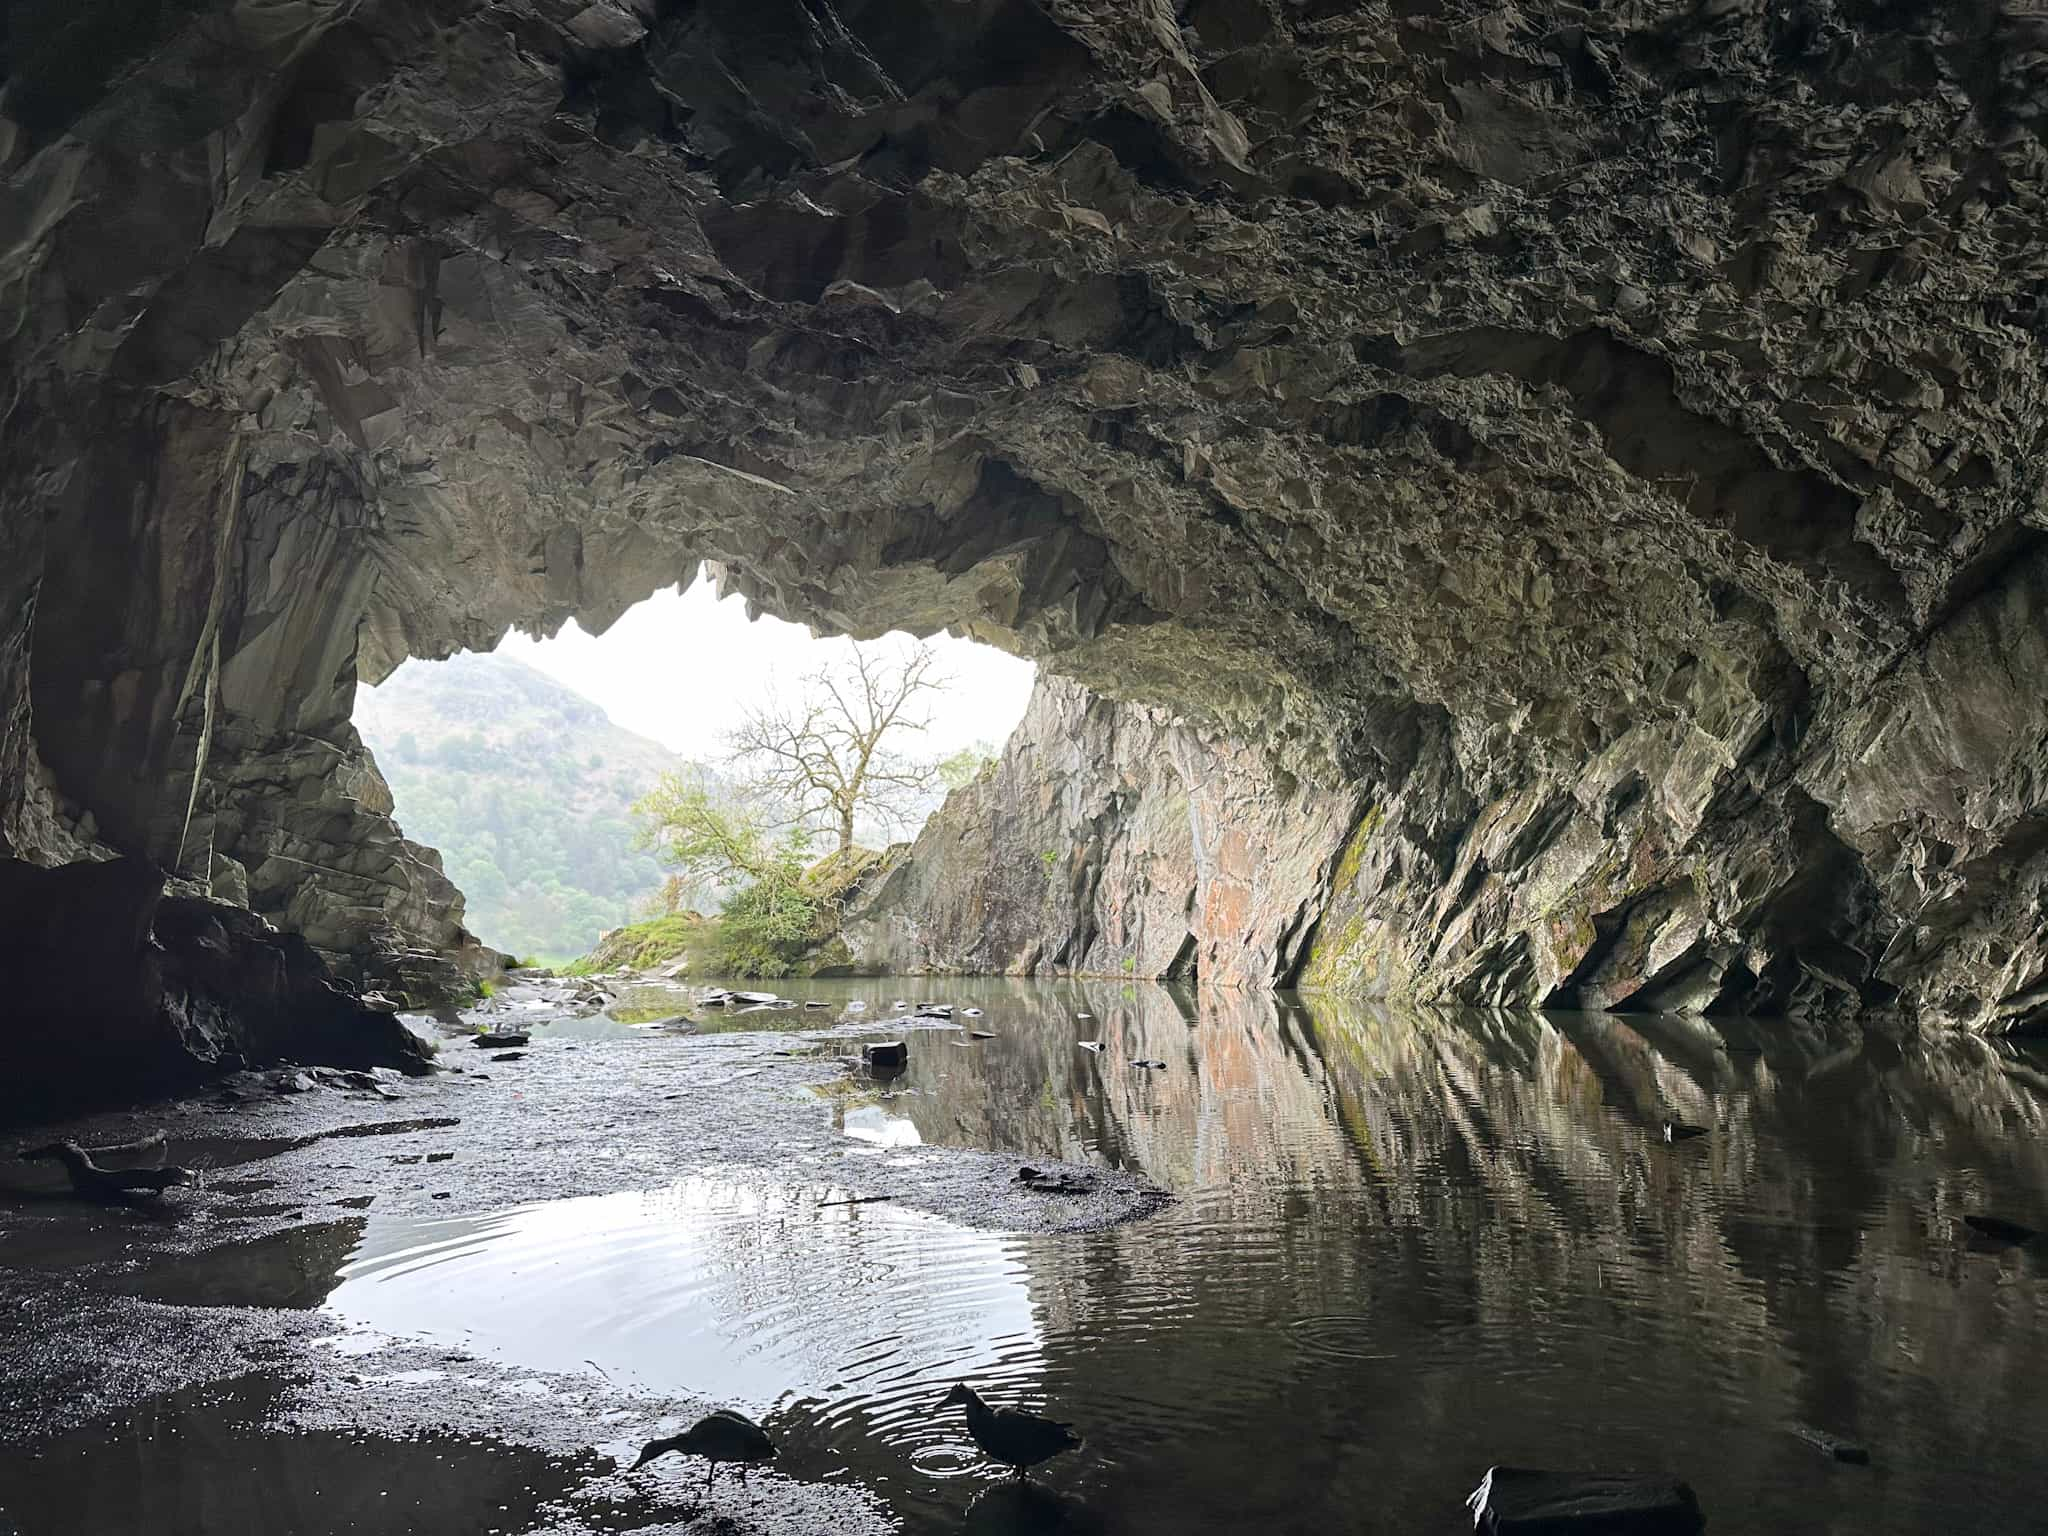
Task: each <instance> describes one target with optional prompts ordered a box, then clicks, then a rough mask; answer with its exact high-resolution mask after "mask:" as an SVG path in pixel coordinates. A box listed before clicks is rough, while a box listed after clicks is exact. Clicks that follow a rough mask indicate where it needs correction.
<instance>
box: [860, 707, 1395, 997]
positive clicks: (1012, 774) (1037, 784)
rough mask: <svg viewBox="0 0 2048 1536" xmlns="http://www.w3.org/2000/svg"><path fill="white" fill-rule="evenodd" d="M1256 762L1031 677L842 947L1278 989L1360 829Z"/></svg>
mask: <svg viewBox="0 0 2048 1536" xmlns="http://www.w3.org/2000/svg"><path fill="white" fill-rule="evenodd" d="M1357 811H1358V806H1357V800H1356V798H1355V797H1354V796H1353V795H1351V794H1349V793H1342V792H1329V791H1324V790H1318V789H1315V788H1313V787H1312V786H1308V785H1304V784H1302V783H1300V782H1298V781H1295V780H1292V779H1291V778H1290V777H1289V776H1288V775H1287V774H1286V773H1284V772H1282V771H1279V770H1276V769H1275V768H1274V767H1273V765H1272V763H1271V762H1270V761H1269V760H1268V759H1267V758H1266V757H1265V756H1264V755H1262V754H1260V753H1258V752H1254V751H1251V750H1248V749H1246V748H1242V747H1235V746H1232V745H1231V744H1230V743H1228V742H1219V741H1214V740H1210V739H1205V738H1204V737H1203V736H1202V734H1201V733H1199V732H1198V731H1196V730H1194V729H1193V728H1191V727H1189V726H1186V725H1183V724H1177V723H1176V722H1174V721H1173V720H1171V719H1170V718H1168V717H1167V716H1165V715H1164V714H1162V713H1160V712H1159V711H1157V710H1150V709H1146V708H1143V707H1142V706H1138V705H1116V704H1112V703H1110V702H1109V701H1108V700H1106V699H1101V698H1097V697H1095V696H1093V695H1091V694H1089V693H1088V692H1087V691H1086V690H1085V689H1083V688H1081V687H1079V686H1077V685H1076V684H1073V683H1070V682H1064V681H1061V680H1059V679H1056V678H1045V679H1042V680H1041V681H1040V682H1039V684H1038V687H1037V689H1036V691H1035V692H1034V694H1033V695H1032V700H1031V705H1030V708H1029V709H1028V710H1027V711H1026V712H1025V716H1024V720H1023V723H1022V724H1021V725H1019V726H1018V728H1017V731H1016V734H1015V735H1014V736H1012V737H1011V739H1010V743H1009V745H1008V746H1007V747H1006V748H1005V749H1004V752H1003V755H1002V758H1001V759H1000V760H999V761H998V762H997V764H996V765H995V766H994V767H993V768H991V769H990V770H988V771H987V772H985V773H984V774H983V775H982V776H981V777H980V778H979V779H977V780H975V781H974V782H973V783H971V784H968V785H965V786H963V787H962V788H960V789H958V790H955V791H954V792H953V793H952V795H950V796H949V797H948V798H947V801H946V804H945V807H944V809H943V810H941V811H940V812H938V813H937V814H936V815H934V816H933V817H932V818H931V820H930V821H929V822H928V823H926V825H925V829H924V831H923V832H922V833H921V834H920V835H919V837H918V839H917V842H916V843H915V844H914V845H913V846H912V847H911V850H910V853H909V856H908V857H907V858H906V859H904V860H903V861H902V862H901V863H899V864H897V865H896V867H895V868H894V869H892V870H890V871H889V872H888V874H887V875H886V877H885V878H884V879H882V880H881V881H879V882H877V883H875V884H874V885H872V886H871V887H870V888H869V889H868V890H867V891H866V892H864V893H863V895H862V896H861V898H860V899H859V901H858V902H857V903H856V904H855V905H854V906H852V907H851V908H850V909H849V911H848V912H847V914H846V917H845V919H844V920H843V923H842V928H841V931H842V934H843V936H844V937H845V939H846V942H847V944H848V946H849V948H851V950H852V951H853V953H854V955H855V957H856V959H857V960H858V961H859V962H860V963H861V964H862V965H863V966H868V967H875V968H879V969H882V970H888V971H934V972H964V973H969V974H973V973H983V974H986V973H991V972H994V973H1012V974H1024V975H1032V974H1047V975H1051V974H1061V973H1068V972H1079V973H1084V974H1093V975H1101V976H1116V975H1126V976H1132V975H1135V976H1145V977H1167V978H1177V979H1190V978H1194V977H1200V978H1202V979H1205V980H1215V981H1218V982H1222V983H1228V984H1237V985H1259V984H1264V985H1269V986H1270V985H1275V984H1284V983H1286V982H1288V981H1291V980H1292V979H1293V977H1294V976H1295V974H1296V973H1297V972H1298V971H1299V970H1300V968H1301V965H1302V962H1303V960H1304V959H1305V958H1306V956H1307V953H1308V950H1307V940H1308V937H1309V935H1310V933H1311V932H1313V930H1314V927H1315V917H1316V914H1317V913H1318V912H1319V910H1320V906H1321V902H1322V900H1323V895H1324V892H1325V890H1326V889H1327V885H1328V881H1329V877H1330V869H1331V866H1332V864H1333V863H1334V862H1335V860H1336V857H1337V854H1338V851H1339V849H1340V848H1341V847H1342V846H1343V843H1344V839H1345V837H1346V835H1347V833H1348V832H1349V831H1350V828H1351V826H1352V824H1353V821H1354V819H1355V817H1356V815H1357Z"/></svg>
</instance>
